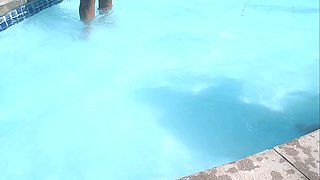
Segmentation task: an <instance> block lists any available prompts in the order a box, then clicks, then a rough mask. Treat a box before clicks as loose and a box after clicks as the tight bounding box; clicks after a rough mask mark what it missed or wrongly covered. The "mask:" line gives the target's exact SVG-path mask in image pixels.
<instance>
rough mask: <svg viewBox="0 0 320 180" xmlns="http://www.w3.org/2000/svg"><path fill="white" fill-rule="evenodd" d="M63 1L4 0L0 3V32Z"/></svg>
mask: <svg viewBox="0 0 320 180" xmlns="http://www.w3.org/2000/svg"><path fill="white" fill-rule="evenodd" d="M62 1H63V0H4V1H2V2H1V3H0V32H1V31H3V30H6V29H7V28H9V27H10V26H12V25H14V24H17V23H19V22H21V21H23V20H24V19H26V18H28V17H31V16H33V15H35V14H37V13H38V12H40V11H42V10H44V9H46V8H48V7H51V6H53V5H55V4H58V3H61V2H62Z"/></svg>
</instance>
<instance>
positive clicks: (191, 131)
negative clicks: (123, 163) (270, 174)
mask: <svg viewBox="0 0 320 180" xmlns="http://www.w3.org/2000/svg"><path fill="white" fill-rule="evenodd" d="M241 86H242V85H241V83H240V82H238V81H235V80H232V79H225V80H224V81H223V82H222V83H220V85H219V86H212V87H209V88H207V89H205V90H203V91H201V92H199V93H197V94H194V93H191V92H190V93H189V92H177V91H174V90H172V89H170V88H167V87H163V88H154V89H143V90H140V91H139V92H138V99H139V100H142V101H143V102H144V103H146V104H147V105H148V106H150V107H152V108H154V109H155V111H158V112H162V113H161V115H160V117H159V118H158V120H157V123H158V124H159V125H160V126H162V127H163V128H165V129H166V130H167V131H168V132H169V133H170V134H171V135H172V136H174V137H175V138H177V139H178V140H180V141H182V142H183V143H184V144H185V145H186V146H187V147H188V148H189V149H190V150H194V151H197V152H199V153H203V154H204V155H205V156H209V157H210V156H211V155H212V156H217V155H218V156H219V157H221V156H223V157H231V158H241V157H244V156H246V155H250V154H252V153H256V152H258V151H262V150H264V149H266V148H271V147H273V146H275V145H277V144H280V143H283V142H286V141H289V140H291V139H294V138H297V137H298V136H300V135H303V134H306V133H308V132H310V131H312V130H315V129H318V128H319V122H318V120H319V111H318V108H319V103H318V99H319V95H310V94H305V93H293V94H290V95H288V96H287V97H286V98H285V99H286V107H285V108H284V109H283V111H273V110H270V109H269V108H267V107H265V106H262V105H258V104H249V103H245V102H243V101H242V100H240V99H239V96H240V89H241Z"/></svg>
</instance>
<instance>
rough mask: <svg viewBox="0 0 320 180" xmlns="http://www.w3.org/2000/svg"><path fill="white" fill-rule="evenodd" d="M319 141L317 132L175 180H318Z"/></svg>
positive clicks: (319, 177)
mask: <svg viewBox="0 0 320 180" xmlns="http://www.w3.org/2000/svg"><path fill="white" fill-rule="evenodd" d="M319 142H320V141H319V130H317V131H314V132H312V133H310V134H307V135H305V136H303V137H300V138H298V139H295V140H293V141H291V142H289V143H286V144H282V145H279V146H276V147H275V148H273V149H271V150H266V151H264V152H261V153H258V154H255V155H252V156H249V157H247V158H244V159H241V160H238V161H235V162H232V163H229V164H226V165H222V166H219V167H216V168H213V169H209V170H206V171H202V172H199V173H197V174H194V175H191V176H187V177H183V178H181V179H179V180H216V179H217V180H237V179H239V180H240V179H248V180H250V179H252V180H253V179H272V180H282V179H310V180H318V179H320V176H319V163H320V161H319Z"/></svg>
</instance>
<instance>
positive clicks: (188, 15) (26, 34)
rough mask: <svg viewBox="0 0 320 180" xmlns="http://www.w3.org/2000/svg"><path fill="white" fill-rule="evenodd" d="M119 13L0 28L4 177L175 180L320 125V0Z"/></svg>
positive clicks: (131, 6) (131, 4)
mask: <svg viewBox="0 0 320 180" xmlns="http://www.w3.org/2000/svg"><path fill="white" fill-rule="evenodd" d="M114 5H115V6H114V9H113V12H112V13H111V14H110V15H108V16H106V15H100V16H98V17H97V18H96V19H95V20H94V22H92V24H91V25H90V26H84V25H83V24H82V23H81V22H80V21H79V20H78V19H79V18H78V9H77V8H78V1H77V0H69V1H64V2H62V3H61V4H60V5H58V6H54V7H52V8H50V9H47V10H45V11H42V12H40V13H39V14H37V15H36V16H34V17H31V18H29V19H27V20H25V21H23V22H22V23H20V24H17V25H15V26H13V27H11V28H10V29H8V30H6V31H3V32H1V33H0V57H1V59H0V144H1V145H0V179H10V180H11V179H33V180H34V179H46V180H56V179H59V180H60V179H65V180H71V179H76V180H81V179H84V180H87V179H88V180H92V179H148V180H149V179H174V178H178V177H181V176H184V175H188V174H191V173H195V172H197V171H200V170H203V169H207V168H212V167H214V166H216V165H220V164H223V163H227V162H230V161H233V160H236V159H238V158H242V157H245V156H247V155H250V154H252V153H256V152H259V151H261V150H264V149H267V148H271V147H273V146H274V145H277V144H280V143H283V142H286V141H289V140H291V139H294V138H296V137H298V136H300V135H303V134H306V133H307V132H310V131H312V130H314V129H317V128H319V102H318V99H319V76H318V75H319V33H318V32H319V16H318V15H319V9H318V7H319V2H318V1H317V0H309V1H300V0H290V1H289V0H284V1H281V2H280V1H276V0H267V1H266V0H257V1H249V0H246V1H236V0H227V1H224V2H223V3H218V2H213V1H211V0H202V1H197V0H185V1H181V0H176V1H169V0H161V1H145V0H137V1H122V0H118V1H115V2H114Z"/></svg>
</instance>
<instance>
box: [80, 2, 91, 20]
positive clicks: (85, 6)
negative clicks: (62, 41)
mask: <svg viewBox="0 0 320 180" xmlns="http://www.w3.org/2000/svg"><path fill="white" fill-rule="evenodd" d="M79 14H80V19H81V20H89V19H92V18H94V16H95V0H80V6H79Z"/></svg>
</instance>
